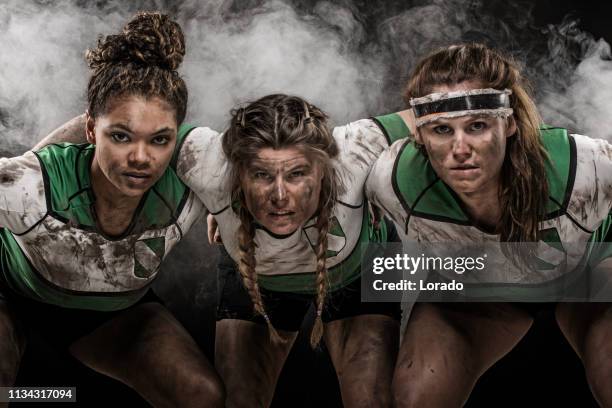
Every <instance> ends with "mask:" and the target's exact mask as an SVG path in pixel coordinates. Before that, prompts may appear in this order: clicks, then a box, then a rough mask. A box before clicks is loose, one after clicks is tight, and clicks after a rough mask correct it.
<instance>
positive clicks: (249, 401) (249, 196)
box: [45, 94, 400, 407]
mask: <svg viewBox="0 0 612 408" xmlns="http://www.w3.org/2000/svg"><path fill="white" fill-rule="evenodd" d="M73 125H74V126H71V125H70V124H69V125H65V126H64V127H62V128H60V129H59V130H58V132H56V134H57V135H58V136H59V137H60V138H61V139H66V138H71V139H75V138H77V139H78V138H79V137H82V136H79V135H80V134H82V130H79V127H81V129H82V126H83V125H82V123H81V124H80V125H79V120H77V121H75V124H73ZM179 133H181V134H183V133H186V136H185V138H184V139H182V140H183V142H182V145H181V146H180V148H179V149H180V151H179V154H178V158H177V166H176V169H177V174H178V175H179V176H180V177H181V179H182V180H183V181H184V182H185V183H186V185H187V186H189V188H191V189H193V191H195V192H196V193H197V195H198V197H199V198H200V200H201V201H202V203H203V204H204V206H205V207H206V209H207V210H208V212H209V213H210V214H211V215H213V216H214V220H216V222H218V228H219V233H220V236H221V238H222V241H223V244H224V247H225V250H226V251H224V250H222V253H223V255H222V257H221V260H220V262H219V288H220V293H219V298H220V303H219V306H218V309H217V328H216V339H215V366H216V368H217V370H219V373H220V375H221V378H222V379H223V382H224V384H225V387H226V390H227V400H226V406H227V407H242V406H269V405H270V404H271V402H272V398H273V396H274V391H275V388H276V383H277V381H278V378H279V375H280V372H281V369H282V367H283V365H284V363H285V360H286V358H287V356H288V354H289V351H290V350H291V347H292V345H293V343H294V341H295V339H296V337H297V333H298V331H299V329H300V326H301V325H302V321H303V320H304V316H305V315H306V313H307V311H308V309H309V307H310V306H311V304H314V307H315V316H316V317H315V325H314V329H313V331H312V333H311V338H310V340H311V345H312V346H313V347H315V346H317V345H318V344H319V342H320V341H321V340H323V341H324V342H325V345H326V346H327V350H328V351H329V353H330V356H331V359H332V362H333V364H334V367H335V369H336V372H337V374H338V382H339V385H340V391H341V394H342V401H343V403H344V405H345V406H347V407H354V406H380V407H386V406H390V404H391V376H392V373H393V366H394V364H395V357H396V354H397V349H398V337H399V335H398V334H399V314H400V310H399V304H398V303H377V302H361V279H360V278H361V246H362V244H365V243H368V242H374V243H379V242H384V241H385V240H386V239H391V240H393V239H394V238H393V237H394V235H395V234H394V229H393V228H391V231H387V228H386V224H385V223H381V224H380V226H379V227H376V226H374V222H373V219H372V218H371V214H370V211H369V205H368V201H367V200H365V198H364V191H363V186H364V183H365V180H366V177H367V174H368V172H369V170H370V166H371V165H372V164H373V163H374V161H375V160H376V158H377V157H378V155H379V154H380V153H381V152H382V151H383V150H384V149H385V147H386V146H388V143H389V140H388V139H387V138H386V137H385V134H384V133H383V131H382V130H381V128H380V127H379V126H378V124H377V123H376V122H375V121H373V120H371V119H364V120H359V121H356V122H352V123H349V124H347V125H345V126H339V127H336V128H334V129H333V131H332V129H330V128H329V126H328V120H327V115H326V114H325V113H323V111H321V110H320V109H319V108H317V107H316V106H314V105H312V104H310V103H308V102H307V101H305V100H304V99H302V98H300V97H297V96H291V95H284V94H275V95H267V96H264V97H262V98H260V99H258V100H256V101H254V102H251V103H248V104H245V105H244V106H243V107H240V108H238V109H235V110H233V111H232V118H231V119H230V123H229V126H228V129H227V131H226V132H225V133H223V135H220V134H219V133H217V132H215V131H213V130H211V129H209V128H205V127H187V126H183V127H182V128H181V131H180V132H179ZM47 141H48V140H47ZM45 142H46V141H45ZM211 219H212V217H210V219H209V220H211ZM211 224H212V223H211Z"/></svg>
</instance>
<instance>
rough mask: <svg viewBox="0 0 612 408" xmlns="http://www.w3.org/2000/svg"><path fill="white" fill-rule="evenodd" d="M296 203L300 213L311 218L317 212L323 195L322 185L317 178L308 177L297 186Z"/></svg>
mask: <svg viewBox="0 0 612 408" xmlns="http://www.w3.org/2000/svg"><path fill="white" fill-rule="evenodd" d="M295 191H296V194H295V198H296V199H295V202H296V203H297V206H298V208H299V209H300V211H302V212H303V213H305V215H306V216H307V217H309V216H310V215H312V214H310V213H311V212H314V211H315V210H316V207H317V204H318V202H319V195H320V193H321V183H320V182H318V180H317V178H316V177H308V178H306V179H305V180H303V181H302V182H301V183H299V184H298V185H297V186H296V189H295Z"/></svg>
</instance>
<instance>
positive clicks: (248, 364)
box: [215, 319, 297, 408]
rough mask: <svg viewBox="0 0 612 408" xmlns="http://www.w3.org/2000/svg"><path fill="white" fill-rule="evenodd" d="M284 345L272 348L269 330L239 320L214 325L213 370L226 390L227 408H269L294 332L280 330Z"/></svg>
mask: <svg viewBox="0 0 612 408" xmlns="http://www.w3.org/2000/svg"><path fill="white" fill-rule="evenodd" d="M278 333H279V334H280V335H281V336H282V337H283V338H284V339H286V340H287V341H286V342H285V343H283V344H280V345H277V344H272V343H271V342H270V340H269V338H268V328H267V327H266V326H264V325H261V324H257V323H253V322H249V321H246V320H239V319H223V320H220V321H218V322H217V335H216V339H215V366H216V368H217V370H218V371H219V374H220V375H221V378H222V379H223V382H224V383H225V388H226V390H227V400H226V402H225V404H226V405H225V406H226V407H227V408H235V407H268V406H270V404H271V402H272V398H273V396H274V389H275V388H276V383H277V381H278V377H279V375H280V372H281V370H282V368H283V365H284V364H285V360H286V359H287V356H288V355H289V351H290V350H291V346H293V343H294V341H295V339H296V337H297V332H287V331H282V330H279V331H278Z"/></svg>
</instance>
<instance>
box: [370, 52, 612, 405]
mask: <svg viewBox="0 0 612 408" xmlns="http://www.w3.org/2000/svg"><path fill="white" fill-rule="evenodd" d="M405 99H406V101H407V102H409V103H410V105H411V108H412V109H411V111H409V112H404V113H402V116H403V118H404V119H405V121H406V123H407V124H408V127H409V128H410V130H411V132H410V133H412V134H414V138H413V139H411V140H409V141H405V140H404V141H399V142H396V143H395V144H393V145H392V146H391V147H390V148H389V149H388V150H387V151H386V152H385V153H383V154H382V155H381V157H380V159H379V160H378V161H377V163H376V164H375V165H374V167H373V169H372V172H371V173H370V175H369V178H368V182H367V194H368V196H369V197H371V199H372V201H373V203H374V204H376V205H379V206H380V207H381V208H384V209H385V210H386V212H387V214H388V216H389V217H390V218H391V219H393V221H394V222H395V224H396V226H397V229H398V232H399V234H400V236H401V238H402V241H403V242H404V243H407V244H409V243H414V242H418V243H419V244H434V245H431V246H430V247H435V243H436V242H438V243H445V244H448V243H468V244H470V243H473V244H477V245H480V246H481V247H486V248H501V249H499V254H498V255H499V257H500V258H501V257H504V258H503V259H507V261H504V262H500V263H498V264H497V265H496V267H491V268H486V269H485V274H482V275H478V274H476V275H472V276H474V277H475V278H474V279H476V278H478V279H476V280H478V282H479V283H478V284H474V283H475V282H471V281H470V279H472V278H471V277H470V276H467V275H468V274H466V280H465V281H466V282H467V283H466V287H467V285H468V284H469V283H472V284H474V285H471V287H472V289H473V290H472V289H470V290H469V291H465V292H462V293H461V295H462V296H463V295H466V293H467V294H468V296H474V297H475V298H476V299H478V298H480V299H484V298H487V297H492V298H495V299H508V300H521V301H525V300H528V299H530V298H532V299H534V300H536V301H542V300H565V299H567V298H568V297H567V296H566V295H565V293H564V292H563V291H564V290H568V289H570V290H575V289H576V284H575V283H576V282H580V278H581V277H584V276H586V274H589V273H591V271H592V270H595V269H600V270H601V269H602V268H603V269H605V267H606V264H609V261H610V259H609V258H608V259H606V257H607V256H609V255H610V254H612V253H611V252H610V251H609V249H608V248H607V247H606V246H605V245H602V244H601V242H602V241H609V239H608V237H607V235H608V233H609V226H610V225H611V223H610V221H611V218H610V215H609V212H610V209H611V207H612V146H610V145H609V144H608V143H607V142H605V141H603V140H593V139H590V138H587V137H585V136H581V135H574V134H569V133H568V132H567V131H566V130H565V129H556V128H549V127H542V126H541V119H540V116H539V114H538V112H537V109H536V106H535V104H534V102H533V100H532V99H531V97H530V96H529V95H528V93H527V91H526V85H525V79H524V78H523V77H522V75H521V73H520V72H519V70H518V69H517V68H516V66H515V65H514V64H513V63H512V62H511V61H510V60H509V59H507V58H505V57H504V56H502V55H500V54H499V53H497V52H495V51H493V50H491V49H489V48H487V47H485V46H482V45H473V44H472V45H460V46H451V47H448V48H444V49H441V50H438V51H436V52H434V53H432V54H431V55H429V56H428V57H426V58H425V59H423V60H422V61H421V62H420V63H419V64H417V66H416V68H415V70H414V71H413V73H412V75H411V78H410V80H409V81H408V85H407V87H406V91H405ZM385 121H386V123H387V124H391V123H394V124H395V128H394V129H395V130H393V129H391V127H390V126H388V128H389V132H392V133H394V134H395V136H398V135H405V134H406V133H408V130H407V128H406V125H404V122H403V121H402V120H401V119H400V118H399V116H397V115H395V116H391V117H386V118H384V120H383V123H384V122H385ZM397 129H400V131H399V132H398V131H397ZM402 129H403V130H402ZM500 243H502V244H503V245H502V244H500ZM506 243H507V244H506ZM529 243H532V244H529ZM439 247H440V245H439V246H438V248H437V249H439ZM559 256H560V258H559ZM555 257H557V259H560V260H558V261H555V260H554V259H555ZM508 261H509V262H508ZM595 266H598V268H595ZM430 276H432V274H431V273H430ZM591 276H595V275H591ZM604 276H606V275H604ZM576 277H578V278H577V279H578V280H575V278H576ZM444 278H448V275H446V276H444ZM483 288H484V289H485V290H484V291H483V290H482V289H483ZM532 295H533V296H535V297H530V296H532ZM608 300H609V299H608ZM541 307H542V305H540V306H534V305H533V304H520V303H416V304H415V305H414V308H413V310H412V314H411V315H410V320H409V322H408V325H407V328H406V331H405V334H404V338H403V341H402V345H401V348H400V354H399V357H398V362H397V366H396V369H395V374H394V399H395V403H396V405H397V406H419V407H420V406H440V407H446V406H461V405H462V404H464V403H465V401H466V400H467V398H468V396H469V395H470V392H471V390H472V388H473V387H474V384H475V383H476V381H477V380H478V378H479V377H480V376H481V375H482V374H483V373H484V372H485V371H486V370H487V369H488V368H489V367H491V366H492V365H493V364H494V363H495V362H496V361H497V360H499V359H500V358H501V357H502V356H504V355H505V354H506V353H508V352H509V351H510V350H511V349H512V348H513V347H514V346H515V345H516V344H517V343H518V341H519V340H520V339H521V338H522V337H523V336H524V335H525V333H526V332H527V331H528V330H529V327H530V326H531V324H532V322H533V314H534V312H535V311H537V309H538V308H541ZM611 311H612V309H611V308H610V307H609V303H599V304H594V303H592V304H586V303H579V304H575V303H574V304H571V303H559V304H557V305H556V310H555V312H556V317H557V321H558V323H559V326H560V328H561V330H562V332H563V333H564V335H565V336H566V338H567V339H568V341H569V342H570V344H571V345H572V346H573V348H574V349H575V351H576V352H577V353H578V355H579V356H580V358H581V359H582V361H583V362H584V365H585V369H586V374H587V378H588V380H589V382H590V385H591V389H592V391H593V394H594V396H595V398H596V399H597V400H598V401H599V403H600V404H602V405H603V406H612V359H611V358H610V356H611V355H612V345H611V343H610V342H609V341H608V339H609V336H610V335H611V334H612V319H611V318H610V315H611Z"/></svg>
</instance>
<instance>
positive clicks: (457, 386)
mask: <svg viewBox="0 0 612 408" xmlns="http://www.w3.org/2000/svg"><path fill="white" fill-rule="evenodd" d="M532 322H533V319H532V318H531V317H530V316H529V314H528V313H527V312H525V311H524V310H521V309H519V308H516V307H514V306H512V305H510V304H504V303H452V304H442V303H417V304H416V305H415V306H414V308H413V310H412V314H411V316H410V320H409V321H408V325H407V327H406V332H405V335H404V338H403V340H402V344H401V346H400V352H399V355H398V361H397V365H396V369H395V374H394V379H393V393H394V399H395V401H396V404H397V406H426V407H429V406H430V407H437V406H440V407H442V406H461V405H463V404H464V403H465V401H466V400H467V398H468V397H469V394H470V392H471V390H472V388H473V387H474V384H475V383H476V381H477V380H478V378H479V377H480V376H481V375H482V374H483V373H484V372H485V371H486V370H487V369H488V368H489V367H491V366H492V365H493V364H494V363H495V362H496V361H497V360H499V359H500V358H501V357H503V356H504V355H505V354H507V353H508V352H509V351H510V350H511V349H512V348H513V347H514V346H515V345H516V344H517V343H518V342H519V341H520V339H521V338H522V337H523V336H524V335H525V333H527V331H528V330H529V327H530V326H531V324H532Z"/></svg>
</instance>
